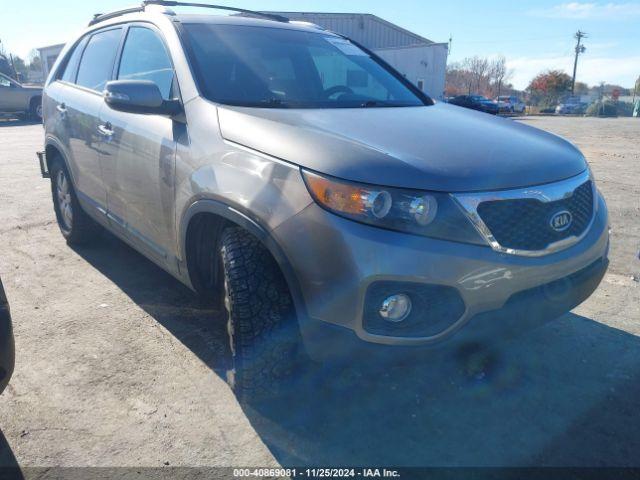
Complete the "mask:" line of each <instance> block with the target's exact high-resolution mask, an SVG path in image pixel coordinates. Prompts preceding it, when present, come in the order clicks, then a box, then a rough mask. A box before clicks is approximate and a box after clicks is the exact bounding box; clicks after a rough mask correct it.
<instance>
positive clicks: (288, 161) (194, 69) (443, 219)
mask: <svg viewBox="0 0 640 480" xmlns="http://www.w3.org/2000/svg"><path fill="white" fill-rule="evenodd" d="M151 3H154V4H155V5H151ZM158 4H163V7H160V6H159V5H158ZM168 4H171V5H176V2H158V1H156V2H147V3H146V4H145V5H144V6H143V7H141V8H137V9H130V10H127V11H125V12H116V13H113V14H107V15H103V16H100V17H97V18H96V19H94V20H93V21H92V22H91V25H90V26H89V28H88V29H87V30H86V31H84V32H83V33H82V34H81V35H80V36H79V37H78V38H76V39H74V40H73V41H71V42H69V44H68V45H67V47H66V48H65V50H64V52H63V53H62V54H61V55H60V57H59V60H58V62H57V64H56V66H55V67H54V68H53V71H52V73H51V76H50V77H49V79H48V80H47V83H46V88H45V91H44V103H43V104H44V125H45V131H46V133H45V152H44V153H43V154H41V155H40V157H41V158H40V160H41V168H42V170H43V174H44V175H45V176H50V178H51V187H52V193H53V203H54V208H55V213H56V216H57V219H58V223H59V225H60V229H61V230H62V234H63V235H64V237H65V238H66V239H67V241H68V242H69V243H70V244H71V243H80V242H85V241H87V240H90V239H91V238H92V237H93V236H94V235H95V233H96V226H97V225H101V226H102V227H105V228H106V229H108V230H110V231H111V232H113V233H115V234H116V235H117V236H119V237H120V238H121V239H123V240H124V241H125V242H127V243H129V244H130V245H132V246H133V247H134V248H136V249H137V250H139V251H140V252H141V253H143V254H144V255H146V256H147V257H148V258H150V259H151V260H153V261H154V262H156V263H157V264H158V265H159V266H161V267H162V268H164V269H165V270H167V271H168V272H170V273H171V274H172V275H174V276H175V277H176V278H178V279H179V280H180V281H182V282H183V283H184V284H186V285H188V286H189V287H191V288H192V289H193V290H194V291H196V292H198V293H200V294H201V295H203V296H205V297H207V298H210V299H212V300H215V301H219V302H220V305H221V308H222V306H224V308H225V309H226V311H227V312H228V315H227V318H228V331H229V337H230V342H231V348H232V353H233V358H234V363H233V368H232V370H231V371H230V374H229V380H230V384H231V385H232V386H233V388H234V389H235V390H236V392H237V393H238V395H239V396H241V397H244V398H248V397H249V396H252V395H262V394H271V393H273V390H274V389H275V388H276V387H277V385H278V384H279V382H278V381H277V380H280V379H284V378H286V377H287V376H288V375H289V374H291V373H292V371H293V370H294V369H295V368H296V367H297V366H299V365H301V363H300V362H299V359H301V358H307V356H310V357H311V358H313V359H326V358H327V357H335V356H337V355H340V354H341V353H342V352H348V353H350V352H352V351H353V350H354V349H358V351H360V350H359V349H363V350H365V351H367V350H368V351H370V352H372V353H374V352H376V351H378V352H379V351H381V350H383V351H388V350H389V349H391V350H392V351H393V352H394V354H400V352H406V351H411V352H413V351H414V350H413V348H404V347H416V346H422V347H424V346H427V345H432V344H444V345H450V344H451V343H452V342H454V341H455V339H459V340H465V341H466V339H470V338H492V337H494V336H495V335H497V334H501V333H504V332H511V331H522V330H524V329H526V328H529V327H531V326H533V325H536V324H538V323H540V322H542V321H546V320H549V319H553V318H556V317H558V316H559V315H561V314H562V313H564V312H566V311H568V310H570V309H572V308H573V307H575V306H576V305H578V304H579V303H581V302H582V301H584V300H585V299H586V298H587V297H588V296H589V295H590V294H591V293H592V292H593V290H594V289H595V288H596V286H597V285H598V283H599V282H600V280H601V278H602V276H603V275H604V272H605V270H606V267H607V264H608V260H607V253H608V246H609V236H608V225H607V208H606V206H605V202H604V199H603V198H602V196H601V195H600V194H599V192H598V190H597V189H596V188H595V185H594V181H593V178H592V176H591V173H590V170H589V168H588V166H587V163H586V162H585V159H584V157H583V156H582V154H581V153H580V152H579V151H578V150H577V149H576V148H575V147H574V146H573V145H571V144H570V143H568V142H567V141H565V140H563V139H561V138H559V137H556V136H554V135H551V134H549V133H545V132H543V131H540V130H537V129H534V128H531V127H528V126H526V125H522V124H518V123H514V122H512V121H510V120H505V119H500V118H493V117H492V116H490V115H487V114H485V113H480V112H474V111H470V110H467V109H463V108H459V107H455V106H450V105H446V104H441V103H435V102H434V101H432V100H431V99H430V98H428V97H426V96H425V95H423V94H422V93H421V92H420V91H419V90H418V89H417V88H416V87H415V86H413V85H411V84H410V83H409V82H407V81H406V80H405V79H404V78H403V76H402V75H401V74H399V73H398V72H396V71H394V70H393V69H392V68H391V67H389V65H387V64H386V63H385V62H384V61H382V60H381V59H380V58H378V57H377V56H376V55H375V54H373V53H372V52H370V51H369V50H367V49H366V48H363V47H361V46H359V45H357V44H356V43H354V42H352V41H350V40H349V39H347V38H345V37H342V36H340V35H336V34H334V33H331V32H328V31H325V30H322V29H320V28H319V27H316V26H313V25H309V24H302V23H296V22H290V21H287V20H286V19H284V18H282V17H278V16H274V15H269V14H263V13H257V12H253V13H254V14H253V15H251V14H249V13H248V12H241V13H242V15H231V16H206V15H177V14H175V13H174V12H173V11H171V10H166V9H165V8H164V7H166V5H168ZM255 17H262V18H255ZM513 152H518V153H517V154H516V153H513ZM449 339H451V340H449ZM389 346H392V347H389Z"/></svg>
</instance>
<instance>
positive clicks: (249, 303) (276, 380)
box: [219, 227, 304, 403]
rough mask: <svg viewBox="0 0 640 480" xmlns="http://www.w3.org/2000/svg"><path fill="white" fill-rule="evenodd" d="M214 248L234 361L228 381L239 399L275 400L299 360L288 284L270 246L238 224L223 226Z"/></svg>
mask: <svg viewBox="0 0 640 480" xmlns="http://www.w3.org/2000/svg"><path fill="white" fill-rule="evenodd" d="M219 252H220V263H221V268H222V274H223V279H224V306H225V310H226V312H227V331H228V334H229V343H230V347H231V354H232V361H233V364H232V366H231V369H230V370H229V371H228V373H227V381H228V383H229V385H230V387H231V388H232V389H233V391H234V392H235V394H236V396H237V397H238V399H239V400H240V401H241V402H244V403H247V402H252V401H263V400H270V399H274V398H276V397H277V396H278V395H280V394H281V393H282V392H283V387H284V386H285V385H286V384H287V382H288V381H289V380H291V379H293V378H294V374H295V373H296V372H297V371H298V370H299V368H300V367H301V366H302V365H303V361H304V355H303V353H302V346H301V345H302V342H301V338H300V331H299V328H298V322H297V318H296V313H295V308H294V305H293V300H292V298H291V294H290V292H289V288H288V286H287V283H286V281H285V279H284V276H283V275H282V272H281V271H280V269H279V267H278V265H277V263H276V261H275V260H274V258H273V257H272V256H271V254H270V253H269V251H268V250H267V249H266V248H265V247H264V245H262V244H261V243H260V241H259V240H258V239H257V238H256V237H254V236H253V235H251V234H250V233H248V232H246V231H245V230H243V229H242V228H239V227H227V228H225V229H224V231H223V232H222V235H221V240H220V250H219Z"/></svg>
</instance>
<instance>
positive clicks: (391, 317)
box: [380, 293, 411, 323]
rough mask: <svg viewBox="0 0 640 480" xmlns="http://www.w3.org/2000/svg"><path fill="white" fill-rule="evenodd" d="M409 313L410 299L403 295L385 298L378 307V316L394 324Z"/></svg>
mask: <svg viewBox="0 0 640 480" xmlns="http://www.w3.org/2000/svg"><path fill="white" fill-rule="evenodd" d="M410 313H411V299H410V298H409V296H408V295H405V294H403V293H398V294H396V295H391V296H390V297H387V298H386V299H385V301H384V302H382V306H381V307H380V316H381V317H382V318H384V319H385V320H388V321H390V322H394V323H398V322H402V321H403V320H404V319H406V318H407V317H408V316H409V314H410Z"/></svg>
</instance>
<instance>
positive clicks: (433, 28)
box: [0, 0, 640, 89]
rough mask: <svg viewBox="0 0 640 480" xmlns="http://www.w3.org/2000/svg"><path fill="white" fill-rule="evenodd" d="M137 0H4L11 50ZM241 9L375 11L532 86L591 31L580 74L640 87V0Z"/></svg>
mask: <svg viewBox="0 0 640 480" xmlns="http://www.w3.org/2000/svg"><path fill="white" fill-rule="evenodd" d="M136 3H137V0H101V1H92V0H55V1H54V0H23V1H20V0H0V12H2V13H0V41H1V42H2V44H1V45H2V46H3V47H4V50H5V51H7V52H12V53H16V54H18V55H20V56H22V57H26V56H27V55H28V54H29V52H30V50H31V49H33V48H36V47H42V46H46V45H51V44H55V43H64V42H66V41H67V40H69V39H70V38H71V37H72V36H73V34H74V33H75V32H76V31H80V30H81V29H82V28H83V27H84V26H85V25H86V23H87V22H88V21H89V20H90V19H91V17H92V15H93V14H94V13H97V12H105V11H111V10H117V9H119V8H124V7H128V6H131V5H135V4H136ZM210 3H218V4H222V5H233V6H235V7H240V8H248V9H257V10H274V11H314V12H352V13H353V12H355V13H373V14H375V15H378V16H380V17H382V18H384V19H386V20H388V21H390V22H393V23H396V24H398V25H400V26H402V27H404V28H406V29H408V30H411V31H413V32H415V33H417V34H419V35H422V36H423V37H426V38H428V39H430V40H433V41H436V42H448V41H449V39H450V38H452V48H451V54H450V57H449V63H452V62H456V61H460V60H462V59H463V58H465V57H470V56H474V55H479V56H484V57H495V56H498V55H504V56H505V57H506V59H507V64H508V67H509V68H510V69H512V70H513V76H512V77H511V82H512V83H513V84H514V86H515V87H516V88H520V89H524V88H526V86H527V85H528V83H529V81H530V80H531V79H532V78H533V77H534V76H535V75H536V74H538V73H540V72H541V71H543V70H547V69H560V70H564V71H566V72H567V73H569V74H571V73H572V69H573V54H574V46H575V39H574V38H573V35H574V34H575V32H576V31H577V30H578V29H580V30H582V31H584V32H587V33H588V38H586V39H585V40H584V44H585V45H586V48H587V51H586V52H585V54H584V56H582V57H581V60H580V65H579V68H578V78H577V79H578V81H583V82H586V83H588V84H590V85H597V84H599V83H600V82H607V83H614V84H620V85H622V86H625V87H632V86H633V84H634V82H635V80H636V79H637V78H638V77H639V76H640V0H618V1H616V0H605V1H590V0H587V1H569V2H567V1H562V0H559V1H558V0H508V1H504V0H484V1H471V0H437V1H431V0H369V1H364V0H350V1H346V0H297V1H295V0H235V1H233V2H231V1H226V0H217V1H215V2H214V1H213V0H212V1H211V2H210Z"/></svg>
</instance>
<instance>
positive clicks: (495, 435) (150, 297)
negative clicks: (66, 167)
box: [0, 117, 640, 467]
mask: <svg viewBox="0 0 640 480" xmlns="http://www.w3.org/2000/svg"><path fill="white" fill-rule="evenodd" d="M522 121H526V122H527V123H529V124H531V125H533V126H536V127H539V128H543V129H546V130H549V131H552V132H554V133H557V134H560V135H563V136H565V137H567V138H569V139H570V140H572V141H573V142H574V143H576V144H577V145H578V146H579V147H580V148H581V149H582V150H583V152H584V154H585V156H586V157H587V159H588V160H589V162H590V163H591V165H592V167H593V170H594V172H595V174H596V177H597V179H598V183H599V187H600V189H601V190H602V191H603V192H604V194H605V196H606V198H607V200H608V204H609V208H610V214H611V223H612V229H613V230H612V249H611V261H612V263H611V268H610V270H609V273H608V274H607V276H606V277H605V280H604V281H603V283H602V285H601V287H600V288H599V289H598V291H597V292H596V293H595V294H594V295H593V297H592V298H591V299H589V300H588V301H587V302H586V303H585V304H583V305H582V306H580V307H579V308H578V309H576V311H574V312H573V313H571V314H568V315H566V316H564V317H563V318H561V319H559V320H558V321H556V322H553V323H552V324H550V325H547V326H545V327H542V328H540V329H538V330H536V331H534V332H531V333H529V334H527V335H526V336H523V337H521V338H518V339H516V340H513V341H510V342H506V343H504V344H503V345H501V346H500V347H496V348H494V349H493V350H491V351H490V352H486V353H483V354H481V355H476V356H474V355H471V356H464V357H460V356H457V355H456V353H455V352H452V353H451V354H450V355H440V356H437V357H435V356H434V357H433V358H432V359H427V360H428V361H426V362H420V363H419V364H418V363H417V364H411V365H394V366H392V367H386V368H384V367H383V368H380V367H370V368H368V365H367V362H366V359H363V361H362V363H361V364H360V365H353V366H350V367H345V368H341V369H339V371H338V372H334V373H331V374H330V373H328V372H322V371H316V372H315V374H314V375H315V376H314V377H313V380H312V381H311V382H309V384H308V385H310V386H309V387H307V388H300V389H299V390H298V391H297V392H295V393H292V395H291V396H290V398H287V399H286V400H285V401H283V405H281V406H272V407H269V408H265V409H261V410H260V411H254V410H252V409H250V408H246V409H243V408H241V407H240V406H239V405H238V403H237V402H236V400H235V398H234V396H233V394H232V393H231V392H230V390H229V389H228V387H227V386H226V384H225V381H224V367H225V362H226V346H225V338H224V327H223V326H222V325H221V324H220V322H216V321H215V320H216V319H217V318H219V315H218V314H217V313H216V312H213V311H208V310H206V309H203V308H201V307H200V306H199V305H198V302H197V300H196V299H195V298H194V297H193V296H192V294H191V293H190V292H189V291H188V290H187V289H186V288H184V287H182V286H181V285H180V284H178V282H176V281H175V280H173V279H172V278H170V277H169V276H168V275H167V274H166V273H164V272H163V271H161V270H160V269H158V268H157V267H155V266H154V265H152V264H151V263H150V262H148V261H147V260H145V259H144V258H143V257H142V256H140V255H138V254H137V253H135V252H134V251H133V250H131V249H130V248H128V247H127V246H125V245H124V244H122V243H121V242H120V241H118V240H116V239H114V238H113V237H111V236H110V235H106V234H105V235H104V236H103V238H102V239H101V240H100V241H99V242H97V243H96V244H94V245H92V246H91V247H85V248H82V249H75V250H73V249H71V248H69V247H67V245H66V244H65V242H64V241H63V239H62V236H61V235H60V233H59V231H58V227H57V225H56V224H55V221H54V214H53V209H52V206H51V199H50V191H49V184H48V182H47V181H45V180H43V179H41V178H40V176H39V170H38V167H37V162H36V158H35V153H34V152H35V151H36V150H38V149H39V148H40V147H41V142H42V127H41V126H39V125H24V124H20V123H12V122H0V201H1V204H2V207H1V208H0V276H1V277H2V280H3V282H4V284H5V288H6V290H7V296H8V298H9V301H10V303H11V308H12V313H13V319H14V327H15V336H16V349H17V367H16V372H15V375H14V378H13V381H12V383H11V384H10V386H9V388H8V390H7V392H6V393H5V394H4V395H3V396H2V397H1V398H0V466H8V465H9V466H11V465H16V464H18V465H20V466H22V467H25V466H26V467H32V466H40V467H46V466H122V465H124V466H150V467H165V466H277V465H283V466H293V465H308V464H310V465H323V466H324V465H338V464H342V465H344V464H348V465H396V466H399V465H439V466H442V465H467V466H469V465H471V466H474V465H485V466H527V465H569V466H605V465H614V466H627V465H635V466H640V456H639V455H638V452H640V435H638V432H639V431H640V409H639V408H638V407H639V406H640V337H639V335H640V283H638V279H639V278H640V262H639V261H638V248H639V247H640V221H639V218H640V186H639V184H638V178H640V148H639V141H640V121H638V119H606V120H603V119H583V118H548V117H531V118H527V119H523V120H522ZM514 153H515V152H514ZM461 358H463V360H461ZM311 386H313V387H311Z"/></svg>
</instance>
